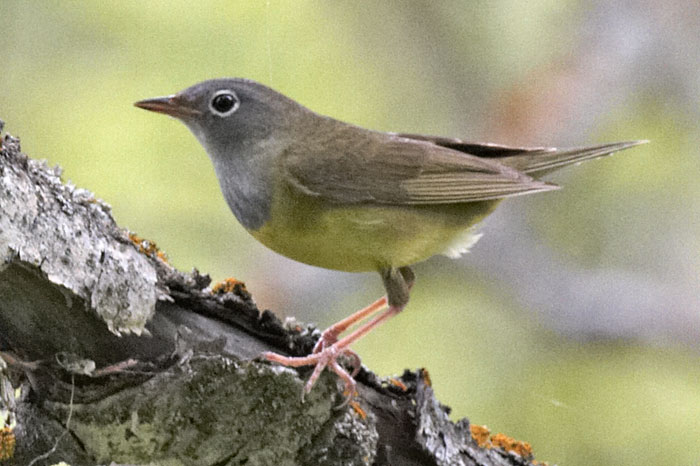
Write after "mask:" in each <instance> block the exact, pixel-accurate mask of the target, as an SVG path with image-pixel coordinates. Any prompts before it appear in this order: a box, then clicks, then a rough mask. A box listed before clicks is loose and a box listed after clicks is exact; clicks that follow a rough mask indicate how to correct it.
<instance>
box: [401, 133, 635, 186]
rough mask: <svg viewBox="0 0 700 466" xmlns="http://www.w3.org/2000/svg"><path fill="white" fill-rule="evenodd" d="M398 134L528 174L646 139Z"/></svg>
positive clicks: (596, 155) (545, 170) (547, 170)
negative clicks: (569, 142)
mask: <svg viewBox="0 0 700 466" xmlns="http://www.w3.org/2000/svg"><path fill="white" fill-rule="evenodd" d="M400 136H402V137H408V138H411V139H419V140H422V141H429V142H432V143H433V144H437V145H439V146H443V147H447V148H450V149H453V150H458V151H460V152H465V153H468V154H472V155H476V156H478V157H485V158H491V159H494V160H497V161H498V163H501V164H503V165H506V166H508V167H511V168H514V169H516V170H518V171H520V172H522V173H526V174H528V175H530V176H532V177H538V176H542V175H545V174H547V173H549V172H552V171H555V170H557V169H559V168H562V167H565V166H567V165H571V164H576V163H580V162H583V161H586V160H591V159H595V158H598V157H603V156H606V155H610V154H613V153H615V152H619V151H621V150H624V149H629V148H630V147H634V146H638V145H640V144H646V143H648V142H649V141H646V140H641V141H625V142H614V143H611V144H601V145H597V146H588V147H574V148H564V149H558V148H554V147H515V146H502V145H499V144H491V143H472V142H467V141H463V140H461V139H451V138H444V137H439V136H423V135H417V134H400Z"/></svg>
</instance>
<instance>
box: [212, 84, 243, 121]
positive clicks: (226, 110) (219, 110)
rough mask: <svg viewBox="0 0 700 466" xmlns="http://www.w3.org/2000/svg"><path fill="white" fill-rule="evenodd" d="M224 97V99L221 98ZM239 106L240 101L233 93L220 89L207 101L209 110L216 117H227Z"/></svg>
mask: <svg viewBox="0 0 700 466" xmlns="http://www.w3.org/2000/svg"><path fill="white" fill-rule="evenodd" d="M221 96H226V98H221ZM240 106H241V100H240V99H239V98H238V96H237V95H236V93H235V92H233V91H231V90H228V89H222V90H220V91H217V92H216V93H215V94H214V96H213V97H212V98H211V100H210V101H209V110H211V111H212V113H213V114H214V115H216V116H220V117H227V116H229V115H230V114H232V113H233V112H235V111H236V110H238V107H240Z"/></svg>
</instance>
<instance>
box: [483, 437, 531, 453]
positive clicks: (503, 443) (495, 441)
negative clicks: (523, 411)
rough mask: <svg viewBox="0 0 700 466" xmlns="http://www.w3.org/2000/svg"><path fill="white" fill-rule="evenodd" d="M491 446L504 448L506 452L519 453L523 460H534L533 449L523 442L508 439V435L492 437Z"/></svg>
mask: <svg viewBox="0 0 700 466" xmlns="http://www.w3.org/2000/svg"><path fill="white" fill-rule="evenodd" d="M491 445H492V446H493V447H497V448H503V449H504V450H505V451H508V452H513V453H517V454H518V455H520V456H522V457H523V458H532V447H531V446H530V444H529V443H527V442H521V441H519V440H515V439H513V438H511V437H508V436H507V435H506V434H501V433H498V434H495V435H492V436H491Z"/></svg>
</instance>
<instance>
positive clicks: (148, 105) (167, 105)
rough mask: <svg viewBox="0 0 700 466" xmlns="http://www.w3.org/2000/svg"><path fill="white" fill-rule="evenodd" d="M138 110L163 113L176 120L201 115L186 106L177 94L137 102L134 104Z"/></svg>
mask: <svg viewBox="0 0 700 466" xmlns="http://www.w3.org/2000/svg"><path fill="white" fill-rule="evenodd" d="M134 105H135V106H136V107H138V108H143V109H144V110H150V111H152V112H158V113H165V114H166V115H170V116H173V117H176V118H185V117H191V116H196V115H201V114H202V112H200V111H199V110H197V109H194V108H192V107H190V106H188V105H187V103H186V102H184V101H183V100H182V98H180V97H179V96H178V95H177V94H175V95H169V96H166V97H155V98H153V99H146V100H139V101H138V102H136V103H135V104H134Z"/></svg>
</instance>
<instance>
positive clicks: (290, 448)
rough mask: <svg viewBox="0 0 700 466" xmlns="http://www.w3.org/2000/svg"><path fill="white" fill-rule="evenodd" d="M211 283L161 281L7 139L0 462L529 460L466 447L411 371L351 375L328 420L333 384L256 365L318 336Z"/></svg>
mask: <svg viewBox="0 0 700 466" xmlns="http://www.w3.org/2000/svg"><path fill="white" fill-rule="evenodd" d="M1 129H2V123H1V122H0V130H1ZM209 284H210V280H209V278H208V277H207V276H205V275H200V274H199V273H198V272H197V271H196V270H194V271H193V272H192V273H190V274H184V273H181V272H179V271H177V270H175V269H173V268H172V267H171V266H170V265H168V264H167V262H165V261H164V260H163V259H162V258H161V257H159V254H158V252H157V250H156V249H155V248H154V247H153V245H152V244H149V243H148V242H147V241H143V240H140V239H138V238H135V237H134V236H133V235H131V236H130V235H129V233H128V232H127V231H125V230H124V229H121V228H119V227H118V226H117V225H116V224H115V222H114V220H113V218H112V216H111V214H110V208H109V206H107V205H106V204H104V203H103V202H102V201H100V200H98V199H96V198H95V197H94V196H93V195H92V194H91V193H89V192H87V191H85V190H82V189H78V188H75V187H73V186H70V185H67V184H64V183H63V182H62V181H61V179H60V170H59V169H58V168H49V167H47V166H46V164H45V163H42V162H37V161H34V160H32V159H29V158H28V157H27V156H26V155H24V154H22V153H21V152H20V146H19V140H18V139H15V138H12V137H11V136H9V135H6V136H5V137H4V139H3V140H2V147H1V150H0V350H1V351H2V353H1V354H0V355H1V356H2V359H1V360H0V363H3V367H2V368H0V403H1V406H0V408H1V409H0V411H1V414H3V415H4V416H5V417H6V418H7V421H6V428H5V430H4V431H2V432H0V457H2V455H6V456H11V458H8V459H6V460H5V461H4V462H3V464H8V465H28V464H30V463H32V461H33V460H34V464H37V465H51V464H56V463H58V462H60V461H65V462H66V463H68V464H71V465H92V464H110V463H112V462H114V464H138V465H146V464H153V465H155V464H158V465H212V466H213V465H243V464H245V465H248V466H251V465H407V466H412V465H416V466H417V465H526V464H532V463H531V462H530V461H531V460H532V458H531V457H530V458H526V457H523V456H520V455H518V454H517V453H515V452H514V451H512V450H511V451H507V450H506V449H503V448H498V447H496V446H493V445H491V446H490V448H482V447H480V446H479V445H478V444H477V442H476V440H475V439H474V438H473V437H472V435H471V434H470V426H469V422H468V421H467V420H466V419H463V420H461V421H459V422H457V423H456V424H455V423H452V422H451V421H450V420H449V418H448V414H449V409H448V408H447V407H445V406H442V405H441V404H440V403H439V402H438V401H437V400H436V399H435V397H434V395H433V391H432V389H431V388H430V384H429V379H428V378H427V374H426V373H425V372H424V371H418V372H416V373H413V372H409V371H406V372H405V373H404V375H403V376H402V378H401V382H402V383H403V384H405V387H400V384H389V383H386V381H382V380H379V379H378V378H377V377H376V376H375V375H373V374H372V373H371V372H369V371H367V370H365V369H364V368H363V370H362V371H361V373H360V375H359V376H358V381H359V390H358V391H359V396H358V397H357V398H356V403H353V404H352V405H351V406H347V407H345V408H342V409H335V407H337V406H338V405H339V404H340V403H341V402H342V400H343V395H342V393H341V392H340V389H339V385H338V384H337V380H336V378H335V376H334V375H332V374H324V375H323V376H322V377H321V379H320V381H319V383H318V384H317V386H316V387H315V388H314V390H313V391H312V392H311V394H310V395H309V396H307V397H306V400H305V401H303V402H302V399H301V396H300V394H301V388H302V385H303V378H304V376H305V375H308V372H307V371H305V370H302V371H300V372H301V374H300V373H298V372H297V371H294V370H290V369H287V368H282V367H279V366H274V365H271V364H269V363H267V362H264V361H261V360H260V359H259V358H258V355H259V354H260V353H261V352H262V351H265V350H275V351H278V352H284V353H288V354H292V355H303V354H305V353H308V352H309V351H310V349H311V348H312V346H313V344H314V342H315V339H316V338H317V337H318V335H319V333H318V331H317V330H315V329H314V327H312V326H306V325H302V324H297V323H287V324H282V323H281V322H280V321H279V320H278V319H277V318H276V317H275V315H274V314H273V313H271V312H270V311H264V312H260V311H259V310H258V309H257V307H256V306H255V303H254V301H253V300H252V298H251V296H250V295H249V294H248V293H247V292H246V291H245V289H244V288H243V287H241V286H234V287H233V291H229V292H224V293H215V292H212V291H211V289H210V288H209ZM13 387H14V388H13ZM17 388H19V390H16V389H17ZM0 427H1V426H0ZM13 441H14V444H15V448H14V452H11V451H10V444H11V443H12V442H13ZM47 452H51V453H50V454H48V455H46V453H47ZM10 453H12V455H10ZM42 455H43V456H42ZM525 456H528V455H525Z"/></svg>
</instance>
